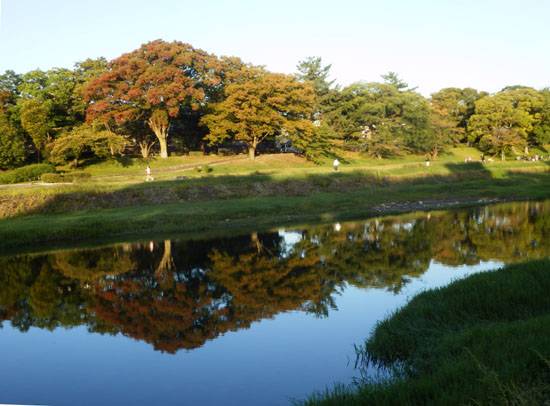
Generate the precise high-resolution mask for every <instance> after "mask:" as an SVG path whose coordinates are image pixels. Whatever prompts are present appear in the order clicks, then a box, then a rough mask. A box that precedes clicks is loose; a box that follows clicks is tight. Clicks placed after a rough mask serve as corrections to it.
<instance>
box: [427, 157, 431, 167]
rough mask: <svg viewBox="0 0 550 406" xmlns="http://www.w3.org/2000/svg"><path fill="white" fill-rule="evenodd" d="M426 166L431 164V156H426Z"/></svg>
mask: <svg viewBox="0 0 550 406" xmlns="http://www.w3.org/2000/svg"><path fill="white" fill-rule="evenodd" d="M426 166H430V158H429V157H426Z"/></svg>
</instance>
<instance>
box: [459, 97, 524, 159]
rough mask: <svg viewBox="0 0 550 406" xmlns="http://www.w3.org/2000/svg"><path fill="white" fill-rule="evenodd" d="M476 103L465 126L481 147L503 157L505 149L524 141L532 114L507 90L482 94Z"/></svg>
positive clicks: (508, 149)
mask: <svg viewBox="0 0 550 406" xmlns="http://www.w3.org/2000/svg"><path fill="white" fill-rule="evenodd" d="M475 106H476V114H474V115H473V116H471V118H470V121H469V123H468V130H469V131H470V132H471V133H472V134H473V135H475V136H476V137H477V138H478V139H479V140H480V146H481V147H482V148H484V149H485V150H486V151H488V152H490V153H495V154H500V156H501V159H502V160H505V159H506V153H508V152H510V151H513V150H514V149H515V148H516V147H521V146H525V145H526V143H527V141H526V140H527V136H528V134H529V133H530V131H531V130H532V128H533V121H534V118H533V116H531V115H530V114H529V112H528V111H527V110H525V109H524V108H523V107H522V106H521V105H519V104H518V103H517V102H516V101H515V100H514V98H512V97H511V95H510V94H509V93H508V92H500V93H497V94H495V95H492V96H485V97H484V98H482V99H480V100H478V101H477V102H476V104H475Z"/></svg>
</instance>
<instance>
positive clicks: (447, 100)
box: [430, 87, 487, 142]
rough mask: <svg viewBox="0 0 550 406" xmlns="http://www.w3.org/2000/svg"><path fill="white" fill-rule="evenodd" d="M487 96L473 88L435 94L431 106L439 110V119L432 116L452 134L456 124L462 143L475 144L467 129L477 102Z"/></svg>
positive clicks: (454, 88) (454, 89)
mask: <svg viewBox="0 0 550 406" xmlns="http://www.w3.org/2000/svg"><path fill="white" fill-rule="evenodd" d="M485 96H487V93H486V92H478V91H477V90H475V89H472V88H464V89H458V88H456V87H449V88H445V89H442V90H440V91H438V92H436V93H433V94H432V95H431V98H430V106H432V107H434V108H435V110H437V111H436V112H435V113H436V114H437V117H434V116H432V118H433V119H434V121H437V122H439V125H440V126H441V125H442V126H443V128H448V129H449V130H451V132H454V131H455V130H454V129H453V128H452V127H453V124H455V126H456V128H457V132H458V133H457V134H456V135H457V136H458V135H460V134H462V136H461V137H459V141H461V142H474V141H476V139H475V137H474V136H472V137H470V138H467V136H468V133H467V128H468V122H469V120H470V117H471V116H472V115H473V114H474V113H475V102H476V101H477V100H479V99H481V98H483V97H485Z"/></svg>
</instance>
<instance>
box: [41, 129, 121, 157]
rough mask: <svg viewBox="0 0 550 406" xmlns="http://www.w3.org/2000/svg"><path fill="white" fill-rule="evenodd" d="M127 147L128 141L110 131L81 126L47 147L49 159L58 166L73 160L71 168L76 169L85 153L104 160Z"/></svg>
mask: <svg viewBox="0 0 550 406" xmlns="http://www.w3.org/2000/svg"><path fill="white" fill-rule="evenodd" d="M127 145H128V141H127V140H126V139H125V138H124V137H122V136H120V135H117V134H115V133H113V132H112V131H109V130H107V129H104V130H99V129H94V128H93V127H92V126H89V125H87V124H81V125H80V126H76V127H73V128H72V129H71V130H69V131H67V132H65V133H63V134H61V135H60V136H59V137H57V139H55V141H53V142H52V143H51V144H50V145H49V148H50V159H51V161H52V162H54V163H59V164H60V163H63V162H66V161H68V160H73V166H74V167H77V166H78V159H79V158H80V156H81V155H82V154H83V153H84V152H86V151H91V152H93V153H94V154H95V155H96V156H97V157H100V158H105V157H108V156H114V155H116V154H119V153H121V152H122V151H123V150H124V148H125V147H126V146H127Z"/></svg>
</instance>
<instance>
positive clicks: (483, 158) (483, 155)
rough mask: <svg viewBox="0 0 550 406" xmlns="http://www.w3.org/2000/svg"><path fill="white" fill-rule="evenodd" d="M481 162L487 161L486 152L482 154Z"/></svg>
mask: <svg viewBox="0 0 550 406" xmlns="http://www.w3.org/2000/svg"><path fill="white" fill-rule="evenodd" d="M481 163H482V164H483V163H485V154H481Z"/></svg>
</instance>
